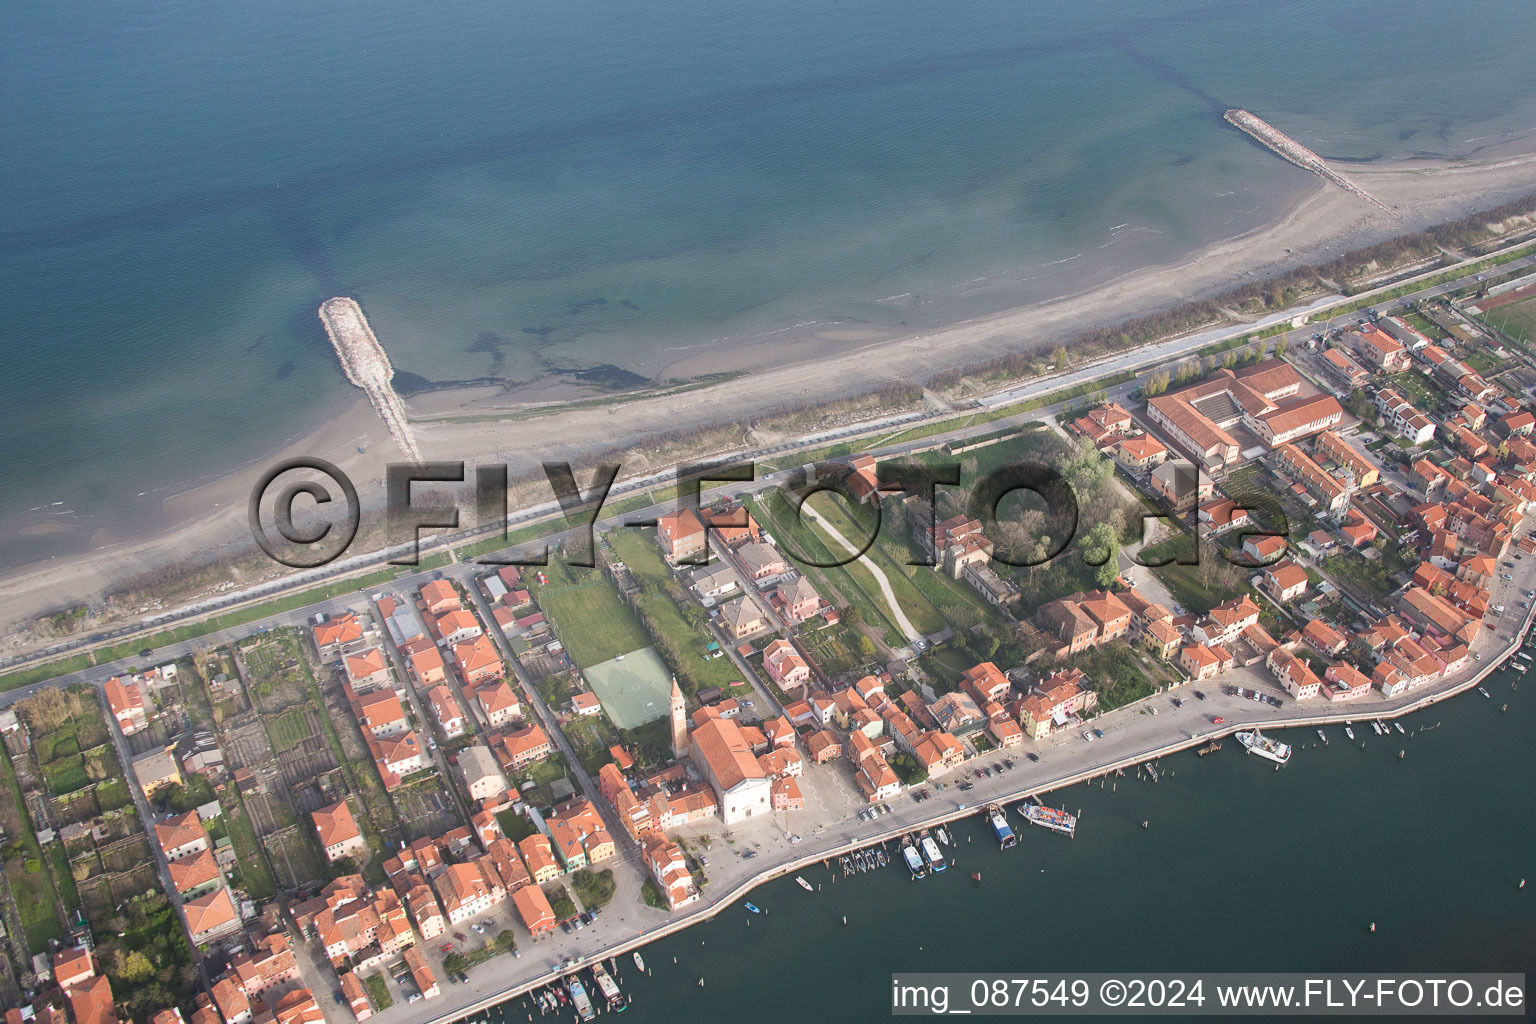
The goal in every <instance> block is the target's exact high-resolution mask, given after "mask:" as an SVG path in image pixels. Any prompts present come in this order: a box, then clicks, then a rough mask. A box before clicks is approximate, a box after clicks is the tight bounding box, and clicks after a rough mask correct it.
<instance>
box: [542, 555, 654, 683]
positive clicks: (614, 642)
mask: <svg viewBox="0 0 1536 1024" xmlns="http://www.w3.org/2000/svg"><path fill="white" fill-rule="evenodd" d="M551 568H554V567H553V566H551ZM562 568H563V567H562ZM570 572H571V573H574V574H575V575H567V579H568V582H567V581H557V580H556V578H555V575H553V574H551V576H550V582H549V584H548V585H545V586H539V585H538V584H535V585H534V586H535V588H536V590H537V595H536V598H537V600H538V603H539V607H540V608H541V609H543V611H544V613H545V614H546V615H548V616H549V618H550V621H551V622H552V623H553V624H554V627H555V632H556V634H557V635H558V636H559V637H560V642H561V643H562V644H564V645H565V649H566V651H567V652H568V653H569V654H570V656H571V660H573V661H574V662H576V664H577V665H578V666H580V667H582V668H586V667H588V666H590V665H600V664H602V663H603V662H605V661H610V660H612V659H613V658H616V657H618V656H619V655H620V654H628V653H629V652H630V651H638V650H639V649H640V648H642V647H648V646H649V645H650V639H649V638H648V637H647V636H646V635H645V630H644V629H643V628H642V627H641V625H640V620H639V619H637V618H635V613H634V612H633V611H632V610H630V608H629V606H628V605H626V604H625V603H624V599H623V598H622V597H620V596H619V591H618V589H617V588H616V587H615V586H614V585H613V582H612V581H611V580H609V579H608V577H607V576H605V575H604V574H603V573H602V572H601V571H600V570H598V569H582V568H575V569H572V570H570Z"/></svg>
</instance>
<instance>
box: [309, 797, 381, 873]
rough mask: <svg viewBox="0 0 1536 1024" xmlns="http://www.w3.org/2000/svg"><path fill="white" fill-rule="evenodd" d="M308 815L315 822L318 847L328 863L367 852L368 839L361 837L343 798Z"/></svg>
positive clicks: (350, 810)
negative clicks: (318, 838)
mask: <svg viewBox="0 0 1536 1024" xmlns="http://www.w3.org/2000/svg"><path fill="white" fill-rule="evenodd" d="M310 817H311V818H312V819H313V820H314V823H315V833H316V834H317V835H318V836H319V837H320V848H321V849H322V850H324V851H325V859H326V860H327V861H329V862H330V863H332V864H334V863H336V862H337V861H338V860H342V859H344V858H347V857H352V858H359V857H362V856H363V855H365V854H366V853H367V852H368V841H367V840H365V839H364V838H363V834H362V832H361V831H360V830H359V829H358V827H357V820H356V819H355V818H353V817H352V809H351V808H350V807H348V806H347V802H346V801H345V800H340V801H338V802H336V803H334V804H331V805H329V806H327V807H322V808H320V809H319V810H317V811H314V812H312V813H311V814H310Z"/></svg>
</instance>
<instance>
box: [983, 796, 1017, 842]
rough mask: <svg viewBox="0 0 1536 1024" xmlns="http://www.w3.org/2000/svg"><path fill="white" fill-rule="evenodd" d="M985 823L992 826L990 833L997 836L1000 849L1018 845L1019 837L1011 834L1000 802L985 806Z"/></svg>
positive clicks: (1011, 831)
mask: <svg viewBox="0 0 1536 1024" xmlns="http://www.w3.org/2000/svg"><path fill="white" fill-rule="evenodd" d="M987 824H988V825H991V826H992V834H993V835H994V836H996V837H997V844H998V846H1000V847H1001V848H1002V849H1004V850H1007V849H1011V848H1013V847H1015V846H1018V845H1019V837H1018V836H1016V835H1014V834H1013V829H1012V828H1011V827H1010V826H1009V824H1008V815H1007V813H1006V812H1005V811H1004V810H1003V805H1002V804H993V805H992V806H991V807H988V808H987Z"/></svg>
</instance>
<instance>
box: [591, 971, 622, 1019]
mask: <svg viewBox="0 0 1536 1024" xmlns="http://www.w3.org/2000/svg"><path fill="white" fill-rule="evenodd" d="M592 980H594V981H596V982H597V991H598V992H600V993H601V994H602V997H603V999H604V1000H605V1001H606V1002H607V1004H608V1010H609V1011H610V1012H613V1013H619V1012H622V1011H623V1010H624V1007H625V1003H624V996H623V995H622V994H621V993H620V992H619V985H618V982H616V981H614V980H613V977H612V976H611V975H609V973H608V971H607V969H606V968H604V967H603V964H602V961H598V962H597V963H595V964H593V965H592Z"/></svg>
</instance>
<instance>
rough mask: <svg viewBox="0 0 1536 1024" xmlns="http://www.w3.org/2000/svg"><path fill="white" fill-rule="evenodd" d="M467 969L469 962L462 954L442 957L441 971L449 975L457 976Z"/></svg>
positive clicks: (450, 954)
mask: <svg viewBox="0 0 1536 1024" xmlns="http://www.w3.org/2000/svg"><path fill="white" fill-rule="evenodd" d="M468 968H469V960H468V958H466V957H465V956H464V954H463V953H449V954H448V955H447V956H445V957H443V970H445V971H447V972H448V973H449V974H459V973H460V972H462V971H465V970H467V969H468Z"/></svg>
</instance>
